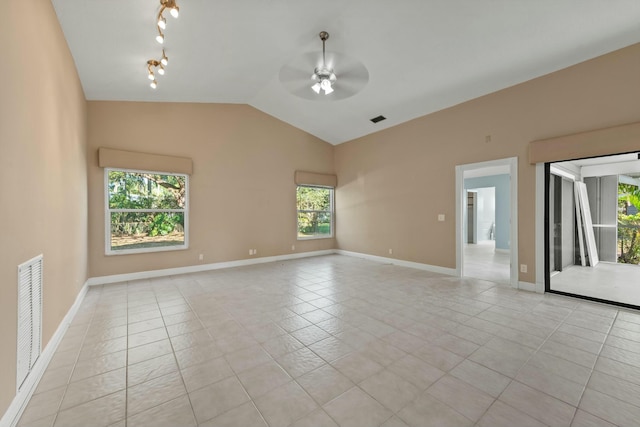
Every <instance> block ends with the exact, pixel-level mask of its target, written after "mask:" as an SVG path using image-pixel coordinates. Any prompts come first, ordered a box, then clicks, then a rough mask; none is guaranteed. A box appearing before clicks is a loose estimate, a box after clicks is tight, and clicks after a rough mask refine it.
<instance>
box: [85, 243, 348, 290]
mask: <svg viewBox="0 0 640 427" xmlns="http://www.w3.org/2000/svg"><path fill="white" fill-rule="evenodd" d="M335 253H336V251H335V250H333V249H328V250H324V251H313V252H299V253H295V254H287V255H276V256H267V257H260V258H249V259H241V260H237V261H226V262H215V263H212V264H200V265H190V266H187V267H177V268H165V269H162V270H150V271H139V272H135V273H126V274H114V275H111V276H99V277H91V278H90V279H89V280H88V281H87V283H88V284H89V286H95V285H106V284H108V283H119V282H126V281H129V280H140V279H151V278H154V277H163V276H173V275H177V274H188V273H199V272H201V271H209V270H219V269H222V268H232V267H242V266H245V265H254V264H264V263H267V262H275V261H287V260H291V259H298V258H308V257H314V256H321V255H332V254H335Z"/></svg>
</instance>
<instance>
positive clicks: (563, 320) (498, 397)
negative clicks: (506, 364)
mask: <svg viewBox="0 0 640 427" xmlns="http://www.w3.org/2000/svg"><path fill="white" fill-rule="evenodd" d="M536 306H537V304H536ZM574 311H575V308H574V309H573V310H572V311H571V312H570V313H568V314H567V315H566V316H565V317H564V318H563V319H562V320H561V321H559V322H558V325H557V326H556V327H555V328H554V329H553V331H552V332H551V333H549V335H547V337H546V338H545V339H544V341H543V342H542V343H541V344H540V345H539V346H538V347H537V348H536V349H535V350H534V351H533V352H532V353H531V356H529V357H528V358H527V360H526V361H525V362H524V363H523V364H522V366H520V368H518V371H517V372H516V373H515V375H514V376H513V377H508V376H507V378H509V384H507V385H506V386H505V387H504V389H503V390H502V391H501V392H500V394H499V395H498V396H497V397H495V398H494V401H493V403H492V404H491V405H489V407H487V409H486V410H485V411H484V413H483V414H482V416H480V417H479V418H478V421H477V422H479V421H480V420H481V419H482V417H484V416H485V415H486V413H487V412H488V411H489V409H490V408H491V407H492V406H493V405H494V404H495V402H497V401H498V400H500V398H501V397H502V395H503V394H504V392H505V391H506V390H507V389H508V388H509V386H510V385H511V384H512V383H513V382H514V381H516V382H518V383H520V381H517V380H516V377H517V376H518V374H519V373H520V371H521V370H522V368H523V367H524V366H525V365H526V364H527V363H529V361H530V360H531V359H532V358H533V357H534V356H535V355H536V354H537V353H538V351H540V350H541V349H542V347H543V346H544V345H545V343H546V342H547V341H548V340H549V338H550V337H551V336H552V335H553V334H554V333H555V332H556V331H557V330H558V329H559V328H560V327H561V326H562V325H563V324H564V322H565V320H566V319H567V318H569V316H570V315H571V314H572V313H573V312H574ZM517 344H519V343H517ZM519 345H522V344H519ZM481 348H482V347H481ZM478 350H479V349H478ZM476 351H477V350H476ZM465 360H466V359H465ZM482 366H484V365H482ZM487 368H488V367H487ZM488 369H491V368H488ZM494 372H497V371H494ZM502 375H504V374H502ZM520 384H522V383H520ZM524 385H525V386H527V385H526V384H524ZM527 387H529V386H527ZM531 388H533V387H531ZM533 389H534V390H536V391H538V392H540V393H543V394H546V395H547V396H550V397H552V398H554V399H557V400H559V401H561V402H563V403H567V402H564V401H562V400H560V399H558V398H557V397H554V396H551V395H550V394H548V393H545V392H544V391H541V390H538V389H535V388H533ZM581 396H582V394H581ZM500 402H501V403H503V404H505V405H507V406H509V407H511V408H513V406H511V405H509V404H508V403H506V402H504V401H502V400H500ZM571 406H572V405H571ZM513 409H515V410H517V411H519V412H523V411H521V410H520V409H518V408H513ZM576 412H577V406H576V409H575V410H574V414H573V416H572V420H573V418H574V417H575V414H576ZM523 413H524V412H523ZM527 415H529V414H527ZM529 416H530V417H532V418H534V419H536V420H538V421H540V422H541V423H544V421H542V420H540V419H538V418H536V417H534V416H532V415H529ZM477 422H476V423H477Z"/></svg>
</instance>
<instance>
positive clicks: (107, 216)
mask: <svg viewBox="0 0 640 427" xmlns="http://www.w3.org/2000/svg"><path fill="white" fill-rule="evenodd" d="M112 171H113V172H129V173H148V174H154V175H173V176H181V177H184V182H185V203H184V209H111V208H110V207H109V172H112ZM102 188H103V189H104V224H105V234H104V249H105V255H108V256H111V255H131V254H142V253H150V252H166V251H183V250H186V249H189V175H188V174H184V173H175V172H161V171H151V170H143V169H125V168H104V186H103V187H102ZM112 212H167V213H173V212H179V213H183V214H184V227H183V228H184V244H183V245H168V246H158V247H152V248H137V249H120V250H113V249H111V213H112Z"/></svg>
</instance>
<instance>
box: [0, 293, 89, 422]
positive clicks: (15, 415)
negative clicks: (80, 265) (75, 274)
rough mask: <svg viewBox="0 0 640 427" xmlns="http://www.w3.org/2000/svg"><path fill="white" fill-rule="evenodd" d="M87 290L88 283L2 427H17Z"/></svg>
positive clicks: (23, 386) (55, 334)
mask: <svg viewBox="0 0 640 427" xmlns="http://www.w3.org/2000/svg"><path fill="white" fill-rule="evenodd" d="M87 289H89V283H88V281H87V282H85V283H84V285H83V286H82V289H80V292H79V293H78V295H77V296H76V300H75V301H74V303H73V305H72V306H71V307H70V308H69V311H67V314H66V315H65V316H64V318H63V319H62V321H61V322H60V324H59V325H58V328H57V329H56V331H55V332H54V334H53V336H52V337H51V339H50V340H49V342H48V343H47V345H46V347H44V349H43V350H42V353H41V354H40V357H39V358H38V360H36V363H35V364H34V365H33V368H32V370H31V372H30V373H29V376H28V377H27V379H26V380H25V382H24V384H23V385H22V388H21V389H20V391H19V392H18V394H16V395H15V397H14V398H13V401H11V404H10V405H9V407H8V408H7V411H6V412H5V413H4V415H3V416H2V419H0V427H15V425H16V424H18V421H19V420H20V417H21V416H22V413H23V412H24V410H25V408H26V406H27V403H29V399H31V396H32V395H33V392H34V391H35V390H36V387H37V386H38V383H39V382H40V379H41V378H42V375H43V374H44V371H45V370H46V369H47V366H49V362H51V358H52V357H53V355H54V354H55V352H56V350H57V349H58V346H59V345H60V342H61V341H62V338H63V337H64V334H65V333H66V332H67V329H69V325H71V322H72V321H73V318H74V317H75V316H76V313H77V312H78V310H79V309H80V305H82V301H83V300H84V297H85V295H86V294H87Z"/></svg>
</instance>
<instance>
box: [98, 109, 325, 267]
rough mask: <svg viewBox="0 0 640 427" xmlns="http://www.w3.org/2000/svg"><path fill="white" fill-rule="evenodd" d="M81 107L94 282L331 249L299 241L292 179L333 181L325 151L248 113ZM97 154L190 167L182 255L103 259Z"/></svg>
mask: <svg viewBox="0 0 640 427" xmlns="http://www.w3.org/2000/svg"><path fill="white" fill-rule="evenodd" d="M88 105H89V107H88V111H89V113H88V117H89V142H88V165H89V166H88V175H89V176H88V178H89V275H90V276H91V277H97V276H106V275H112V274H121V273H130V272H138V271H148V270H157V269H164V268H173V267H183V266H190V265H197V264H208V263H214V262H221V261H231V260H239V259H246V258H252V257H251V256H249V249H251V248H255V249H257V250H258V254H257V257H264V256H272V255H283V254H290V253H292V250H291V245H295V246H296V249H295V252H306V251H315V250H322V249H332V248H334V245H335V241H334V239H322V240H307V241H297V240H296V210H295V188H296V187H295V184H294V172H295V170H297V169H300V170H308V171H313V172H324V173H333V147H332V146H331V145H330V144H327V143H326V142H323V141H321V140H319V139H317V138H315V137H312V136H310V135H309V134H307V133H305V132H303V131H301V130H299V129H296V128H294V127H292V126H290V125H287V124H286V123H283V122H281V121H279V120H277V119H274V118H273V117H271V116H268V115H266V114H264V113H262V112H260V111H258V110H256V109H254V108H252V107H249V106H246V105H233V104H179V103H140V102H89V103H88ZM99 147H110V148H117V149H122V150H129V151H139V152H145V153H154V154H164V155H174V156H181V157H190V158H192V159H193V169H194V173H193V175H192V176H191V178H190V182H189V185H190V213H189V226H190V230H191V233H190V236H189V249H187V250H182V251H169V252H156V253H146V254H135V255H112V256H106V255H105V249H104V235H105V232H104V230H105V226H104V188H103V187H104V169H102V168H100V167H98V160H97V150H98V148H99ZM199 254H204V260H203V261H199V260H198V255H199ZM254 257H255V256H254Z"/></svg>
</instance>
